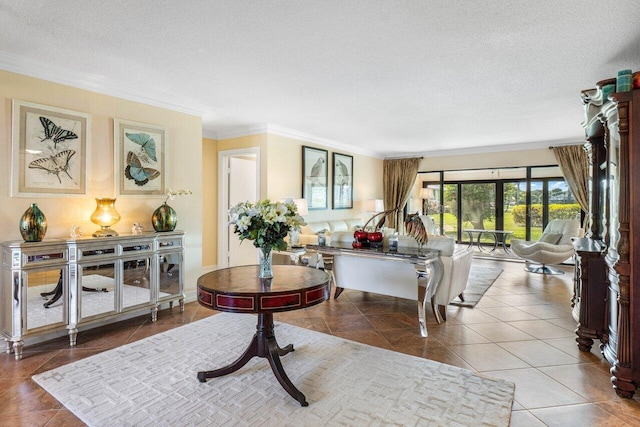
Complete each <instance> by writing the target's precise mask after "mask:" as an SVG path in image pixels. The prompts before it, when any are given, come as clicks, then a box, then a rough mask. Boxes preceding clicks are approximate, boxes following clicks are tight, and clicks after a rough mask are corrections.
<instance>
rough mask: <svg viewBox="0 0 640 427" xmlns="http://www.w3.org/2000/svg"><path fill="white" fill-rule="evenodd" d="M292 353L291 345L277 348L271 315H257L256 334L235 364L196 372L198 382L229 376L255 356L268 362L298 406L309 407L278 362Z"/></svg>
mask: <svg viewBox="0 0 640 427" xmlns="http://www.w3.org/2000/svg"><path fill="white" fill-rule="evenodd" d="M292 351H294V348H293V345H292V344H289V345H287V346H286V347H284V348H280V347H279V346H278V343H277V341H276V337H275V334H274V332H273V314H272V313H259V314H258V325H257V326H256V333H255V334H254V335H253V339H252V340H251V343H250V344H249V346H248V347H247V349H246V350H245V351H244V353H243V354H242V356H240V357H239V358H238V359H237V360H236V361H235V362H233V363H231V364H230V365H228V366H225V367H223V368H219V369H215V370H213V371H200V372H198V380H199V381H200V382H201V383H203V382H206V381H207V378H215V377H221V376H223V375H227V374H230V373H232V372H235V371H237V370H238V369H240V368H242V367H243V366H244V365H246V364H247V362H248V361H249V360H251V359H252V358H253V357H255V356H257V357H265V358H266V359H267V360H268V361H269V365H271V370H272V371H273V373H274V374H275V376H276V378H277V379H278V382H279V383H280V385H281V386H282V387H283V388H284V389H285V390H286V391H287V393H289V394H290V395H291V397H293V398H294V399H295V400H297V401H298V402H300V405H302V406H309V404H308V403H307V398H306V397H305V396H304V394H302V393H301V392H300V390H298V389H297V388H296V387H295V386H294V385H293V383H292V382H291V380H290V379H289V377H288V376H287V374H286V373H285V372H284V368H283V367H282V363H281V362H280V356H284V355H285V354H288V353H290V352H292Z"/></svg>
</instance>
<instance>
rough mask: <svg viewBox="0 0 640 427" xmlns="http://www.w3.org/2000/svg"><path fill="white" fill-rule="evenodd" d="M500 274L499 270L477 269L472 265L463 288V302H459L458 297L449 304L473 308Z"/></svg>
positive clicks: (489, 268)
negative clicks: (465, 285)
mask: <svg viewBox="0 0 640 427" xmlns="http://www.w3.org/2000/svg"><path fill="white" fill-rule="evenodd" d="M500 274H502V269H501V268H493V267H478V266H476V265H472V266H471V270H470V271H469V279H468V280H467V287H466V288H464V291H463V292H462V296H463V297H464V301H461V300H460V298H459V297H456V298H455V299H454V300H453V301H451V302H450V303H449V304H451V305H457V306H459V307H470V308H473V307H475V306H476V304H478V302H479V301H480V298H482V297H483V295H484V294H485V292H487V290H489V288H490V287H491V285H493V282H495V281H496V279H497V278H498V276H500Z"/></svg>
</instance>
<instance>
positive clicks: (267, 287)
mask: <svg viewBox="0 0 640 427" xmlns="http://www.w3.org/2000/svg"><path fill="white" fill-rule="evenodd" d="M258 273H259V266H256V265H245V266H240V267H231V268H224V269H221V270H216V271H212V272H211V273H207V274H205V275H203V276H201V277H200V278H199V279H198V302H199V303H200V304H201V305H202V306H204V307H207V308H211V309H213V310H219V311H226V312H230V313H257V314H258V324H257V326H256V333H255V334H254V335H253V339H252V340H251V342H250V343H249V346H248V347H247V348H246V350H245V351H244V353H243V354H242V355H241V356H240V357H239V358H238V359H237V360H236V361H234V362H233V363H231V364H230V365H228V366H224V367H222V368H218V369H215V370H212V371H200V372H198V380H199V381H200V382H206V381H207V378H214V377H221V376H223V375H227V374H230V373H232V372H235V371H237V370H238V369H240V368H242V367H243V366H244V365H245V364H246V363H247V362H248V361H249V360H251V359H252V358H253V357H254V356H257V357H264V358H266V359H267V360H268V361H269V365H270V366H271V370H273V373H274V374H275V376H276V378H277V379H278V382H279V383H280V385H282V387H283V388H284V389H285V390H286V391H287V393H289V394H290V395H291V397H293V398H294V399H296V400H297V401H298V402H299V403H300V405H302V406H308V405H309V404H308V403H307V399H306V397H305V396H304V394H302V392H300V390H298V389H297V388H296V387H295V386H294V385H293V383H292V382H291V380H289V377H288V376H287V374H286V373H285V371H284V368H283V367H282V362H281V361H280V356H284V355H285V354H288V353H290V352H292V351H294V348H293V345H292V344H289V345H287V346H285V347H282V348H281V347H280V346H279V345H278V342H277V341H276V337H275V333H274V329H273V313H276V312H281V311H291V310H300V309H302V308H306V307H311V306H313V305H316V304H319V303H321V302H323V301H326V300H327V299H329V294H330V292H331V282H330V280H329V275H328V274H327V273H325V272H324V271H321V270H316V269H313V268H307V267H302V266H295V265H274V266H273V278H272V279H260V278H259V277H258Z"/></svg>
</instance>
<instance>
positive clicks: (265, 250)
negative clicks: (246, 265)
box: [259, 247, 273, 279]
mask: <svg viewBox="0 0 640 427" xmlns="http://www.w3.org/2000/svg"><path fill="white" fill-rule="evenodd" d="M260 251H261V252H262V256H261V257H260V276H259V277H260V278H261V279H270V278H272V277H273V268H272V262H271V255H272V251H271V248H270V247H262V248H260Z"/></svg>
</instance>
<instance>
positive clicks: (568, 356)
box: [0, 259, 640, 427]
mask: <svg viewBox="0 0 640 427" xmlns="http://www.w3.org/2000/svg"><path fill="white" fill-rule="evenodd" d="M474 264H477V265H486V266H498V267H500V268H502V269H503V270H504V271H503V273H502V274H501V275H500V277H499V278H498V279H497V280H496V282H495V283H494V284H493V286H492V287H491V288H490V289H489V290H488V291H487V293H486V294H485V296H484V297H483V298H482V300H481V301H480V303H479V304H478V305H477V306H476V307H475V308H473V309H468V308H458V307H454V306H449V307H448V310H447V322H445V323H443V324H442V325H438V324H436V323H435V321H434V320H433V316H429V319H428V321H429V323H428V328H429V337H428V338H426V339H424V338H422V337H421V336H420V334H419V330H418V327H417V324H416V322H417V320H416V316H417V315H416V310H417V308H416V307H417V305H416V303H415V302H412V301H408V300H401V299H396V298H389V297H384V296H380V295H375V294H366V293H362V292H355V291H345V293H343V294H342V296H341V297H340V298H339V299H337V300H333V299H332V300H330V301H328V302H326V303H323V304H320V305H317V306H315V307H312V308H310V309H307V310H305V311H299V312H289V313H280V314H278V315H276V320H279V321H282V322H286V323H291V324H294V325H298V326H301V327H304V328H309V329H313V330H316V331H320V332H324V333H330V334H333V335H336V336H340V337H343V338H347V339H351V340H355V341H359V342H363V343H367V344H370V345H374V346H378V347H382V348H387V349H393V350H396V351H400V352H403V353H407V354H411V355H415V356H419V357H425V358H428V359H432V360H436V361H439V362H443V363H448V364H451V365H455V366H460V367H463V368H467V369H471V370H475V371H478V372H481V373H484V374H486V375H489V376H493V377H501V378H505V379H507V380H509V381H513V382H515V384H516V394H515V402H514V406H513V412H512V417H511V425H512V426H563V427H566V426H580V427H586V426H625V425H629V426H634V425H640V397H636V398H634V399H621V398H619V397H617V396H616V394H615V392H614V391H613V390H612V388H611V383H610V381H609V376H610V375H609V372H608V369H609V366H608V364H607V363H606V362H604V361H603V359H602V357H601V356H600V354H599V351H598V347H597V345H595V346H594V348H593V349H592V351H591V353H582V352H580V351H579V350H578V348H577V346H576V344H575V341H574V332H573V331H574V329H575V327H576V324H575V321H574V320H573V318H572V317H571V311H570V299H571V296H572V289H573V285H572V278H573V274H572V268H570V267H566V271H567V274H564V275H562V276H543V275H537V274H529V273H526V272H524V271H523V264H522V263H517V262H508V261H498V260H484V259H475V260H474ZM211 314H212V312H211V311H209V310H207V309H205V308H202V307H200V306H199V305H198V304H197V303H189V304H187V305H186V308H185V312H184V313H179V311H178V310H177V309H175V308H174V309H173V311H168V310H163V311H161V312H160V314H159V317H158V322H156V323H154V324H152V323H150V321H149V316H142V317H137V318H134V319H130V320H127V321H124V322H120V323H118V324H114V325H109V326H104V327H102V328H98V329H93V330H89V331H86V332H82V333H80V334H79V337H78V346H77V347H75V348H73V349H71V348H68V340H67V338H66V337H63V338H60V339H56V340H52V341H48V342H45V343H41V344H36V345H32V346H28V347H25V351H24V358H23V360H21V361H20V362H16V361H15V360H14V359H13V355H7V354H4V355H3V356H0V420H1V421H0V424H1V425H29V426H45V425H46V426H61V425H65V426H80V425H83V424H82V422H80V421H79V420H78V419H77V418H76V417H75V416H74V415H73V414H71V413H70V412H69V411H67V410H66V409H65V408H64V407H63V406H62V405H60V404H59V403H58V402H57V401H56V400H55V399H54V398H53V397H51V396H50V395H48V394H47V393H45V392H44V391H43V390H42V389H41V388H40V387H39V386H38V385H36V384H35V383H34V382H33V381H31V379H30V378H31V375H33V374H35V373H38V372H42V371H46V370H49V369H52V368H54V367H56V366H60V365H63V364H66V363H69V362H72V361H75V360H78V359H81V358H84V357H87V356H90V355H92V354H95V353H99V352H101V351H104V350H106V349H109V348H113V347H116V346H119V345H122V344H125V343H127V342H131V341H135V340H138V339H141V338H144V337H146V336H149V335H153V334H156V333H159V332H162V331H165V330H168V329H171V328H174V327H176V326H180V325H182V324H185V323H188V322H191V321H195V320H198V319H201V318H203V317H206V316H209V315H211ZM639 394H640V392H639Z"/></svg>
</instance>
